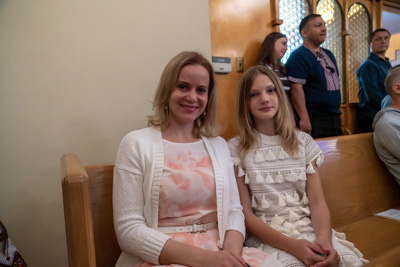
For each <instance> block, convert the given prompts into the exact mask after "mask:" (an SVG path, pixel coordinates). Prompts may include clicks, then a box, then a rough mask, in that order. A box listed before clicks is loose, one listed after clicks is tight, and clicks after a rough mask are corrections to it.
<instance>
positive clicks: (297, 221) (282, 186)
mask: <svg viewBox="0 0 400 267" xmlns="http://www.w3.org/2000/svg"><path fill="white" fill-rule="evenodd" d="M255 134H256V136H257V137H258V136H259V139H260V142H258V145H257V146H256V147H253V148H252V149H251V150H250V152H249V153H248V154H247V155H246V156H245V158H244V159H243V160H242V159H241V158H240V157H239V153H238V149H237V148H238V145H239V138H238V137H236V138H233V139H231V140H230V141H229V148H230V150H231V156H232V159H233V162H234V164H235V165H236V166H238V167H239V176H243V175H245V183H246V184H248V185H249V188H250V191H251V195H252V208H253V212H254V214H255V215H256V216H257V217H258V218H260V219H261V220H262V221H264V222H265V223H267V224H268V225H269V226H271V227H272V228H274V229H275V230H277V231H279V232H281V233H283V234H285V235H287V236H289V237H292V238H296V239H307V240H309V241H311V242H314V241H315V239H316V238H315V234H314V229H313V226H312V223H311V220H310V209H309V205H308V203H309V202H308V198H307V195H306V191H305V187H306V180H307V176H306V174H307V173H308V174H312V173H314V172H315V170H314V169H313V166H312V164H311V163H312V162H313V161H314V160H315V159H317V161H316V163H317V166H320V165H321V163H322V162H323V154H322V151H321V149H320V148H319V147H318V145H317V143H315V141H314V140H313V139H312V137H311V136H310V135H308V134H306V133H304V132H300V131H299V132H297V137H298V140H299V156H298V157H295V158H292V157H290V156H289V155H288V154H287V153H286V152H285V151H284V149H283V148H282V146H281V142H280V137H279V136H266V135H263V134H261V133H258V132H255ZM332 232H333V236H332V243H333V247H334V248H335V249H336V250H337V252H338V254H339V255H340V258H341V264H340V266H361V265H362V264H363V262H365V260H364V259H363V258H362V257H363V255H362V254H361V252H360V251H359V250H358V249H357V248H355V247H354V245H353V244H352V243H350V242H348V241H347V240H346V239H345V235H344V234H343V233H338V232H335V231H334V230H332ZM245 244H246V245H247V246H249V247H257V248H259V249H261V250H263V251H264V252H266V253H267V254H269V255H275V256H276V257H277V259H278V260H279V261H281V262H282V263H283V264H284V265H285V266H290V267H292V266H304V264H303V263H302V262H301V261H300V260H298V259H297V258H296V257H294V256H293V255H291V254H288V253H286V252H284V251H281V250H278V249H276V248H274V247H271V246H269V245H267V244H262V243H261V242H260V241H259V240H257V239H256V238H255V237H249V238H248V239H247V240H246V243H245Z"/></svg>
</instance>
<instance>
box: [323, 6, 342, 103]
mask: <svg viewBox="0 0 400 267" xmlns="http://www.w3.org/2000/svg"><path fill="white" fill-rule="evenodd" d="M317 14H320V15H321V17H322V19H323V20H324V21H325V25H326V38H325V42H324V43H323V44H322V45H321V46H322V47H324V48H326V49H329V50H330V51H331V52H332V53H333V54H334V55H335V58H336V62H337V65H338V69H339V74H340V93H341V96H342V103H343V102H344V101H345V86H344V85H345V82H344V76H345V75H344V73H345V72H344V61H343V38H342V35H341V33H342V25H343V18H342V12H341V9H340V6H339V4H338V3H337V2H336V1H335V0H320V1H319V2H318V4H317Z"/></svg>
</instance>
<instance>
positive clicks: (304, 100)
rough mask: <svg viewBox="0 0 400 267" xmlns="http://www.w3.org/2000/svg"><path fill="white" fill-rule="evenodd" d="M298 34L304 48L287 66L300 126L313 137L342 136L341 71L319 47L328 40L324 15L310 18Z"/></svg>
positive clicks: (307, 18) (303, 22) (305, 19)
mask: <svg viewBox="0 0 400 267" xmlns="http://www.w3.org/2000/svg"><path fill="white" fill-rule="evenodd" d="M299 31H300V33H301V36H302V37H303V45H302V46H301V47H299V48H297V49H296V50H295V51H293V53H292V54H291V55H290V57H289V60H288V62H287V63H286V70H287V75H288V80H289V81H290V82H291V100H292V105H293V107H294V109H295V111H296V113H297V116H298V127H299V128H300V130H302V131H304V132H306V133H310V134H311V136H312V137H313V138H319V137H326V136H336V135H342V134H343V133H342V125H341V119H340V115H341V112H340V103H341V97H340V80H339V72H338V68H337V65H336V60H335V57H334V56H333V54H332V52H331V51H329V50H327V49H324V48H322V47H320V45H321V44H322V43H323V42H324V41H325V37H326V27H325V21H324V20H323V19H322V18H321V15H318V14H311V15H308V16H307V17H305V18H303V20H302V21H301V22H300V26H299Z"/></svg>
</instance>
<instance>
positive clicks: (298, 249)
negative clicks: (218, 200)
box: [235, 168, 324, 266]
mask: <svg viewBox="0 0 400 267" xmlns="http://www.w3.org/2000/svg"><path fill="white" fill-rule="evenodd" d="M235 171H236V173H237V168H236V170H235ZM237 181H238V182H237V183H238V188H239V195H240V201H241V203H242V206H243V213H244V216H245V222H246V228H247V231H248V232H249V233H251V234H252V235H253V236H254V237H256V238H257V239H258V240H260V241H261V242H263V243H264V244H268V245H270V246H272V247H275V248H277V249H280V250H283V251H286V252H287V253H289V254H292V255H294V256H295V257H297V258H298V259H299V260H301V261H302V262H303V263H305V264H306V265H307V266H308V265H310V264H314V263H317V262H320V261H321V260H323V259H324V258H323V257H322V256H319V255H318V254H316V253H315V252H314V251H317V252H319V253H321V254H323V250H322V249H321V248H320V246H318V245H316V244H314V243H312V242H309V241H307V240H305V239H294V238H290V237H288V236H286V235H284V234H282V233H280V232H278V231H276V230H275V229H273V228H272V227H270V226H269V225H268V224H266V223H265V222H263V221H262V220H260V219H259V218H258V217H257V216H256V215H254V213H253V210H252V207H251V196H250V192H249V188H248V186H247V185H246V184H245V182H244V176H241V177H238V178H237Z"/></svg>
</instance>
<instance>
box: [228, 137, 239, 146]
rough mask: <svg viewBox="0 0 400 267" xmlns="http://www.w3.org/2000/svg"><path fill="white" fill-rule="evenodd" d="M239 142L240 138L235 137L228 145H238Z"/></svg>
mask: <svg viewBox="0 0 400 267" xmlns="http://www.w3.org/2000/svg"><path fill="white" fill-rule="evenodd" d="M239 140H240V137H239V136H235V137H233V138H231V139H229V141H228V144H232V145H237V144H239Z"/></svg>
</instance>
